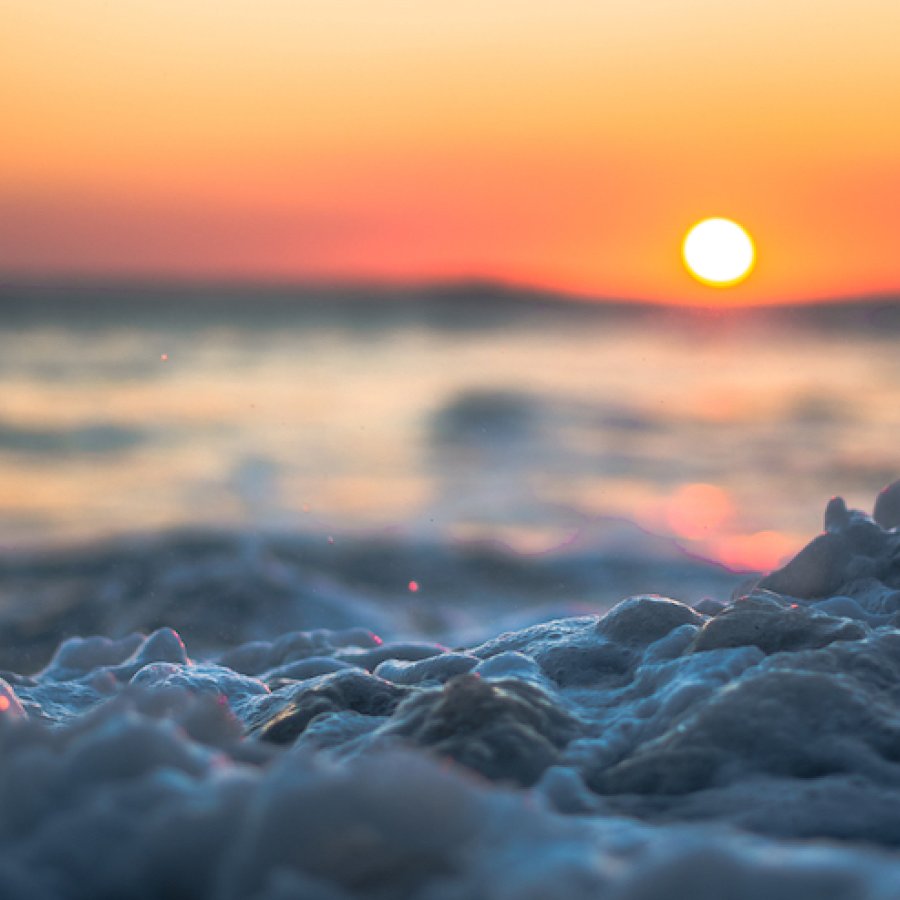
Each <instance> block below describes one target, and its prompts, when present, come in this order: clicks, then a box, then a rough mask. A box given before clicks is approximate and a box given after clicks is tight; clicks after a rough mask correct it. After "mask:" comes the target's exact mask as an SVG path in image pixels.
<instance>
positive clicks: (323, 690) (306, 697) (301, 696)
mask: <svg viewBox="0 0 900 900" xmlns="http://www.w3.org/2000/svg"><path fill="white" fill-rule="evenodd" d="M408 690H409V689H408V688H403V687H399V686H397V685H395V684H392V683H391V682H389V681H385V680H384V679H383V678H377V677H376V676H374V675H369V674H368V673H365V672H360V671H359V670H358V669H346V670H343V671H340V672H335V673H334V674H331V675H325V676H322V678H320V679H318V680H317V681H316V682H315V683H314V684H310V685H306V684H303V683H301V684H300V686H299V688H298V689H297V690H296V691H295V692H294V693H293V694H292V695H291V696H290V698H289V700H288V701H287V702H286V703H285V704H284V705H283V706H282V707H281V708H280V709H278V710H277V711H276V712H274V713H272V714H271V715H268V716H265V717H264V718H263V719H262V720H261V721H256V722H254V723H253V724H252V726H251V728H250V733H251V734H253V735H255V736H256V737H257V738H259V740H261V741H268V742H270V743H273V744H291V743H293V742H294V741H295V740H296V739H297V737H299V736H300V735H301V734H302V733H303V732H304V730H305V729H306V727H307V725H309V723H310V722H311V721H312V720H313V719H314V718H315V717H316V716H320V715H323V714H327V713H334V712H342V711H344V710H350V711H352V712H356V713H360V714H362V715H364V716H389V715H391V713H393V712H394V710H395V709H396V707H397V704H398V703H399V702H400V701H401V700H402V699H403V697H404V696H406V694H407V692H408Z"/></svg>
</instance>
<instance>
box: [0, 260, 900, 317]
mask: <svg viewBox="0 0 900 900" xmlns="http://www.w3.org/2000/svg"><path fill="white" fill-rule="evenodd" d="M92 288H94V289H99V290H103V291H108V290H121V289H131V290H160V291H166V292H168V291H183V290H193V291H204V290H227V291H230V292H231V291H242V290H248V291H249V290H255V291H264V292H267V293H287V292H291V291H295V292H308V291H328V292H334V293H340V292H347V293H353V294H364V293H367V292H375V293H391V292H394V293H398V294H400V295H403V296H404V297H406V296H410V297H411V296H412V295H414V294H415V293H416V292H424V293H426V294H427V293H440V292H443V291H452V292H459V293H472V294H474V293H475V292H477V291H484V292H490V293H494V294H498V293H499V294H503V295H506V296H507V298H512V297H516V296H518V297H520V298H521V299H523V300H550V301H552V302H563V303H571V304H578V305H588V306H589V305H597V306H641V307H660V308H664V309H672V308H673V307H674V308H678V307H683V308H687V309H714V310H718V311H726V310H732V309H733V310H745V311H746V310H751V309H757V308H791V307H806V306H834V305H853V304H857V303H859V304H863V303H885V302H888V303H889V302H896V301H898V300H900V288H897V289H884V290H876V291H867V292H864V293H847V294H834V295H820V296H806V297H774V298H771V299H758V298H757V299H754V300H744V299H741V298H734V297H729V296H728V288H709V290H710V292H711V296H710V299H709V301H704V300H696V299H660V298H653V297H646V296H638V295H629V296H626V295H614V294H603V293H599V292H592V291H584V290H575V289H571V288H562V287H555V286H552V285H546V284H540V283H529V282H522V281H514V280H509V279H504V278H500V277H491V276H483V275H477V274H461V275H454V276H444V277H442V276H431V277H420V278H416V277H409V278H394V279H389V278H377V277H366V276H342V277H334V278H329V277H324V276H319V275H315V276H307V277H291V278H286V277H280V276H265V275H253V276H250V275H227V274H222V275H217V274H212V273H198V274H195V275H190V274H185V273H165V274H160V273H150V272H147V273H137V272H136V273H114V272H108V273H90V272H68V273H67V272H48V273H38V272H21V271H2V270H0V291H2V292H5V291H8V290H20V289H21V290H41V289H45V290H62V291H64V290H67V289H70V290H87V289H92Z"/></svg>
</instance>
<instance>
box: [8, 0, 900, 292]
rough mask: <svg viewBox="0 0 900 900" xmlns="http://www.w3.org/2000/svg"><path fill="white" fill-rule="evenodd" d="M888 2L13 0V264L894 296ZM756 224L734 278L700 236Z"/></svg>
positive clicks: (897, 133)
mask: <svg viewBox="0 0 900 900" xmlns="http://www.w3.org/2000/svg"><path fill="white" fill-rule="evenodd" d="M898 40H900V3H897V2H896V0H858V2H856V3H855V4H850V3H847V2H846V0H802V2H800V0H755V2H754V3H744V4H730V3H723V2H721V0H683V2H677V0H641V2H639V3H638V2H634V0H589V2H588V0H556V2H554V3H549V2H543V3H535V2H527V0H502V2H499V0H454V2H453V3H429V2H418V3H413V2H402V3H401V2H399V0H394V2H388V0H334V2H330V3H321V2H317V3H311V2H305V0H252V2H251V0H241V2H237V0H218V2H215V3H214V2H212V0H204V2H201V0H155V2H149V0H115V2H109V0H65V2H57V3H50V4H47V3H34V2H29V3H23V2H18V0H0V110H2V119H0V121H2V134H0V271H5V272H7V273H18V274H22V273H26V274H28V273H31V274H41V275H44V274H48V273H50V274H67V273H79V274H91V275H122V274H129V273H130V274H140V275H148V274H150V275H161V276H167V277H173V276H175V277H181V276H190V277H195V276H205V275H213V276H217V277H221V276H232V275H234V276H240V277H245V278H257V277H262V278H274V279H285V278H291V279H293V278H305V277H338V278H341V279H346V278H371V277H377V278H387V279H392V280H393V279H407V278H414V279H419V278H422V277H447V276H450V277H458V276H479V277H489V278H499V279H504V280H511V281H515V282H523V283H532V284H539V285H544V286H552V287H558V288H561V289H565V290H574V291H579V292H587V293H590V294H598V295H611V296H626V297H642V298H649V299H678V300H687V301H709V300H728V301H729V302H731V301H756V300H768V299H788V298H805V297H820V296H834V295H845V294H853V295H856V294H863V293H868V292H875V291H887V290H893V289H898V288H900V252H898V247H900V115H898V114H897V110H898V109H900V53H898V51H897V43H898ZM708 215H724V216H728V217H731V218H734V219H737V220H738V221H740V222H742V223H743V224H744V225H745V226H746V227H747V228H748V229H749V230H750V231H751V233H752V234H753V235H754V238H755V240H756V243H757V246H758V249H759V260H758V263H757V267H756V270H755V272H754V273H753V275H752V276H751V277H750V278H749V279H748V280H747V281H746V282H744V283H743V284H741V285H739V286H737V287H735V288H732V289H729V290H728V291H727V292H724V291H716V290H715V289H711V288H707V287H703V286H701V285H698V284H695V283H694V282H693V281H691V279H690V278H689V277H688V276H687V274H686V273H685V272H684V270H683V268H682V265H681V261H680V256H679V251H680V242H681V238H682V235H683V233H684V231H685V230H686V228H687V227H688V226H689V225H690V224H692V223H693V222H694V221H696V220H698V219H700V218H703V217H705V216H708Z"/></svg>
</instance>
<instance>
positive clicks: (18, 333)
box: [0, 285, 900, 570]
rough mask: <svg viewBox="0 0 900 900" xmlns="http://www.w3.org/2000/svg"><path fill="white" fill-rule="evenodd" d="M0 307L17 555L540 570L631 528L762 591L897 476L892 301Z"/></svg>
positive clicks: (104, 300) (64, 296)
mask: <svg viewBox="0 0 900 900" xmlns="http://www.w3.org/2000/svg"><path fill="white" fill-rule="evenodd" d="M0 311H3V312H4V313H5V314H4V316H3V327H2V329H0V398H2V399H0V503H2V515H0V544H2V546H3V547H5V548H7V549H10V550H15V549H16V548H21V547H23V546H27V547H35V546H50V545H54V546H56V545H60V544H66V543H68V544H71V543H72V542H80V541H85V540H94V539H98V538H106V537H110V536H112V535H117V534H122V533H135V532H147V531H154V530H159V529H168V528H172V527H181V526H215V527H219V528H222V527H227V528H234V529H239V530H245V531H246V530H249V531H254V530H259V531H267V532H270V531H288V532H303V533H305V534H310V535H316V534H318V535H322V536H323V537H324V538H328V537H330V538H332V539H334V540H337V539H340V538H342V537H345V536H348V535H359V534H368V535H371V534H373V533H378V534H391V535H394V536H397V537H398V538H400V537H412V538H415V539H424V538H429V539H431V538H433V539H435V540H449V541H472V540H475V541H482V540H488V541H499V542H502V543H504V544H505V545H507V546H508V547H510V548H511V549H512V550H513V551H515V552H518V553H524V554H535V553H548V552H554V551H555V550H558V549H560V548H563V547H565V546H567V545H569V544H571V543H572V542H573V541H578V540H580V539H582V538H583V537H584V536H585V535H586V534H589V533H590V532H591V530H592V529H594V530H596V528H597V527H598V525H601V524H604V523H606V524H607V525H608V524H609V523H610V522H615V521H624V522H628V523H634V524H636V525H637V526H639V528H640V529H642V530H643V531H646V532H649V533H650V534H652V535H658V536H661V537H664V538H671V539H673V540H675V541H677V542H678V544H679V545H680V546H682V547H684V548H685V549H686V550H687V551H688V552H689V553H692V554H696V555H699V556H703V557H706V558H710V559H714V560H717V561H720V562H722V563H724V564H725V565H728V566H730V567H732V568H735V569H740V570H754V569H761V568H767V567H771V566H773V565H775V564H776V563H777V562H778V561H779V560H780V559H783V558H784V557H785V556H787V555H789V554H790V553H792V552H794V551H795V550H796V549H797V547H799V546H800V545H801V544H802V542H803V541H804V540H805V538H806V537H807V536H808V535H809V533H810V532H811V531H814V530H815V529H816V528H817V527H818V524H819V523H818V521H817V518H818V508H819V506H820V505H821V500H822V498H823V497H824V496H827V495H828V494H829V493H831V492H835V491H836V492H838V493H840V494H842V495H843V496H845V498H846V499H847V500H848V502H850V503H851V505H852V504H854V503H855V504H857V505H864V504H867V503H869V502H870V501H871V498H872V497H873V496H874V494H875V492H876V491H877V490H879V489H880V488H881V487H882V486H883V485H884V484H885V483H887V482H888V481H890V480H891V479H892V478H893V477H894V476H895V475H896V468H897V459H896V454H895V453H894V452H893V450H892V446H891V444H892V441H893V439H894V437H895V435H896V434H897V433H898V429H900V353H898V350H897V346H898V345H897V340H898V336H900V325H898V315H897V305H896V304H895V303H893V302H891V301H890V300H886V301H881V302H879V303H868V304H867V303H861V304H858V305H857V306H855V307H851V306H843V307H818V308H809V309H802V308H793V309H789V310H787V311H785V310H779V311H768V312H767V311H763V310H756V311H753V312H748V311H741V310H729V309H727V308H724V307H723V308H720V309H716V310H675V309H671V308H665V307H657V308H654V307H644V306H635V307H634V308H629V307H627V306H625V305H622V304H609V305H599V304H595V305H589V304H586V303H580V304H576V303H572V302H568V303H565V302H554V299H553V298H551V297H545V296H536V295H530V294H524V293H523V294H519V293H517V292H515V291H512V290H502V289H498V288H492V287H490V286H479V285H465V286H458V287H452V286H451V287H445V288H442V289H438V288H421V289H418V290H417V289H414V288H409V289H405V290H404V291H400V290H397V291H394V292H391V291H388V290H387V289H384V288H373V289H371V290H369V291H367V290H365V289H363V288H357V289H355V290H346V289H345V290H343V291H341V290H339V289H336V288H321V289H318V290H317V289H315V288H305V289H297V290H296V291H291V290H290V289H288V288H284V289H279V290H275V289H271V288H270V289H262V288H256V289H253V288H250V287H247V288H235V287H233V286H225V287H220V288H216V286H214V285H213V286H205V287H193V288H191V287H180V288H179V287H172V286H169V287H163V286H153V285H145V286H129V285H125V286H119V287H116V286H115V285H101V286H91V285H75V286H70V287H68V288H66V287H64V286H56V287H53V286H49V287H48V286H45V287H42V288H39V287H34V286H31V287H30V288H25V287H23V286H18V287H16V286H14V285H7V286H5V287H3V289H2V290H0ZM811 511H815V514H812V512H811Z"/></svg>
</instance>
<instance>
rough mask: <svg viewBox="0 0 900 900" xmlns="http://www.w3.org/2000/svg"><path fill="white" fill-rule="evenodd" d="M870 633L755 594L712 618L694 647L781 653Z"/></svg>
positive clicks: (855, 624)
mask: <svg viewBox="0 0 900 900" xmlns="http://www.w3.org/2000/svg"><path fill="white" fill-rule="evenodd" d="M867 634H868V629H867V628H866V626H865V625H863V624H861V623H859V622H854V621H850V620H849V619H845V618H840V617H836V616H830V615H827V614H825V613H820V612H816V611H815V610H813V609H810V608H809V607H807V606H799V605H797V604H793V605H790V604H786V603H784V602H783V601H781V600H780V599H777V598H774V597H767V596H765V595H756V596H749V597H744V598H742V599H740V600H738V601H737V602H736V603H734V604H733V605H732V606H729V607H728V608H727V609H726V610H724V612H722V613H721V614H720V615H718V616H716V617H715V618H712V619H710V620H709V621H708V622H707V623H706V624H705V625H704V626H703V628H702V629H701V630H700V632H699V633H698V634H697V636H696V638H695V639H694V641H693V644H692V645H691V650H692V651H693V652H695V653H699V652H702V651H704V650H717V649H720V648H724V647H746V646H754V647H759V649H760V650H762V651H763V653H780V652H783V651H793V650H805V649H810V648H812V649H815V648H819V647H826V646H828V644H831V643H833V642H834V641H858V640H862V639H863V638H864V637H865V636H866V635H867Z"/></svg>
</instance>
